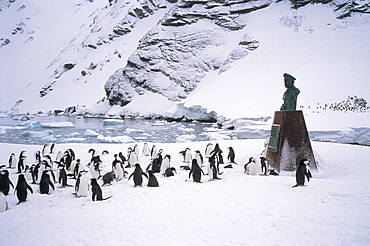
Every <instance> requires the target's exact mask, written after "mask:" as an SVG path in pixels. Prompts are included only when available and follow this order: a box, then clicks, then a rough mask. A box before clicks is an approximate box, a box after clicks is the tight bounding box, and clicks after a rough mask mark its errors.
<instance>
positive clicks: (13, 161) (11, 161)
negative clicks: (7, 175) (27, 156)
mask: <svg viewBox="0 0 370 246" xmlns="http://www.w3.org/2000/svg"><path fill="white" fill-rule="evenodd" d="M8 164H9V165H8V167H9V168H12V169H13V168H15V167H16V166H17V156H16V155H15V153H11V154H10V156H9V161H8Z"/></svg>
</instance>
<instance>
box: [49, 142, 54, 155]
mask: <svg viewBox="0 0 370 246" xmlns="http://www.w3.org/2000/svg"><path fill="white" fill-rule="evenodd" d="M54 151H55V143H52V144H51V146H50V150H49V154H54Z"/></svg>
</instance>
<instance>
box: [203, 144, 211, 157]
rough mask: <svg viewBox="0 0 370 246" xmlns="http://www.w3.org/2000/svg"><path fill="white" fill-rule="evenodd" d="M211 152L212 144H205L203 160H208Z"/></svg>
mask: <svg viewBox="0 0 370 246" xmlns="http://www.w3.org/2000/svg"><path fill="white" fill-rule="evenodd" d="M212 150H213V144H212V143H209V144H207V146H206V150H205V152H204V157H205V158H209V157H211V152H212Z"/></svg>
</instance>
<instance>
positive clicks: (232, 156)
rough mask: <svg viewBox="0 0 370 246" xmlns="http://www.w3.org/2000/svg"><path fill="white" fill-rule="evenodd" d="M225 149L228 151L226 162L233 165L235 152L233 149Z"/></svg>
mask: <svg viewBox="0 0 370 246" xmlns="http://www.w3.org/2000/svg"><path fill="white" fill-rule="evenodd" d="M227 149H228V150H229V154H228V155H227V161H228V162H229V163H235V152H234V149H233V147H228V148H227Z"/></svg>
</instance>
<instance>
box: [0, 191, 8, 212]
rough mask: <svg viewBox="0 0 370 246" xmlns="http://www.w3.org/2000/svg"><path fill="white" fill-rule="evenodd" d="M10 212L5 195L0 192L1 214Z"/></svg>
mask: <svg viewBox="0 0 370 246" xmlns="http://www.w3.org/2000/svg"><path fill="white" fill-rule="evenodd" d="M6 210H8V203H7V201H6V198H5V195H4V194H3V193H2V192H0V213H1V212H5V211H6Z"/></svg>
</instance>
